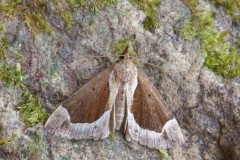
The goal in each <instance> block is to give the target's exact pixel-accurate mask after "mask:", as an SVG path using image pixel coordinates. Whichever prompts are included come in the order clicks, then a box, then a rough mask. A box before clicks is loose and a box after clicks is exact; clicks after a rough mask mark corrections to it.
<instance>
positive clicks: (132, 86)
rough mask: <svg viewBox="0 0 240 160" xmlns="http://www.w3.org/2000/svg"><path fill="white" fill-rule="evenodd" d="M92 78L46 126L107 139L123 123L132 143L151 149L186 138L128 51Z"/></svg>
mask: <svg viewBox="0 0 240 160" xmlns="http://www.w3.org/2000/svg"><path fill="white" fill-rule="evenodd" d="M127 51H128V47H126V49H125V51H124V59H123V60H120V62H118V63H117V64H116V65H115V66H113V67H110V68H107V69H105V70H104V71H102V72H101V73H99V74H98V75H97V76H95V77H94V78H92V79H91V80H90V81H89V82H88V83H87V84H85V85H84V86H83V87H82V88H80V89H79V90H78V91H76V92H75V93H74V94H73V95H71V96H70V97H69V98H68V99H66V100H65V101H64V102H63V103H62V105H60V106H59V107H58V108H57V109H56V110H55V111H54V112H53V113H52V115H51V116H50V117H49V119H48V120H47V122H46V124H45V129H46V130H47V131H48V132H49V133H51V134H54V135H57V136H60V137H62V138H67V139H77V140H78V139H95V140H97V139H104V138H106V137H108V136H109V135H110V134H111V133H113V132H115V131H116V130H120V129H121V128H122V127H123V130H124V133H125V138H126V140H127V141H129V142H138V143H140V144H141V145H143V146H146V147H148V148H152V149H160V148H162V149H164V148H171V147H173V146H178V145H180V144H182V143H183V134H182V131H181V129H180V127H179V125H178V123H177V121H176V119H175V118H174V116H173V114H172V113H171V112H170V111H168V109H167V108H166V106H165V103H164V101H163V100H162V98H161V96H160V94H159V93H158V91H157V89H156V88H155V87H154V86H153V84H152V83H151V82H150V80H149V79H148V77H147V76H146V75H145V74H144V73H142V72H141V71H140V70H138V69H137V67H136V66H135V65H134V64H133V63H132V61H131V60H130V59H129V56H128V53H127Z"/></svg>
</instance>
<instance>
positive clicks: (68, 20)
mask: <svg viewBox="0 0 240 160" xmlns="http://www.w3.org/2000/svg"><path fill="white" fill-rule="evenodd" d="M61 16H62V18H63V20H64V21H65V23H66V25H67V28H68V29H72V27H73V17H72V12H70V11H66V12H63V13H62V15H61Z"/></svg>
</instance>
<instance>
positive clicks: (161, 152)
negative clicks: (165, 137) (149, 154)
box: [158, 149, 169, 160]
mask: <svg viewBox="0 0 240 160" xmlns="http://www.w3.org/2000/svg"><path fill="white" fill-rule="evenodd" d="M158 153H159V155H160V156H161V157H162V158H163V159H164V160H166V159H167V158H168V157H169V156H168V152H167V151H166V150H164V149H160V150H159V151H158Z"/></svg>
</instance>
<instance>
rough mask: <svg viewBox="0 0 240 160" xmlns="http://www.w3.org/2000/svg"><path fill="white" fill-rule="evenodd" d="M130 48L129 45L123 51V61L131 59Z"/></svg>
mask: <svg viewBox="0 0 240 160" xmlns="http://www.w3.org/2000/svg"><path fill="white" fill-rule="evenodd" d="M128 48H129V46H128V45H127V46H126V48H125V49H124V51H123V54H122V56H121V57H122V58H123V59H130V57H129V53H128Z"/></svg>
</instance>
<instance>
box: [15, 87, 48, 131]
mask: <svg viewBox="0 0 240 160" xmlns="http://www.w3.org/2000/svg"><path fill="white" fill-rule="evenodd" d="M22 97H23V102H22V103H20V104H19V105H18V106H17V109H19V110H20V112H21V113H22V118H23V121H24V123H25V124H26V125H28V126H33V125H36V124H37V123H39V122H43V121H45V120H46V119H47V117H48V114H47V112H46V110H45V109H44V108H43V106H42V104H41V102H40V100H39V99H38V98H37V97H35V96H33V95H32V94H31V93H30V92H29V91H28V90H25V91H24V93H23V95H22Z"/></svg>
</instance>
